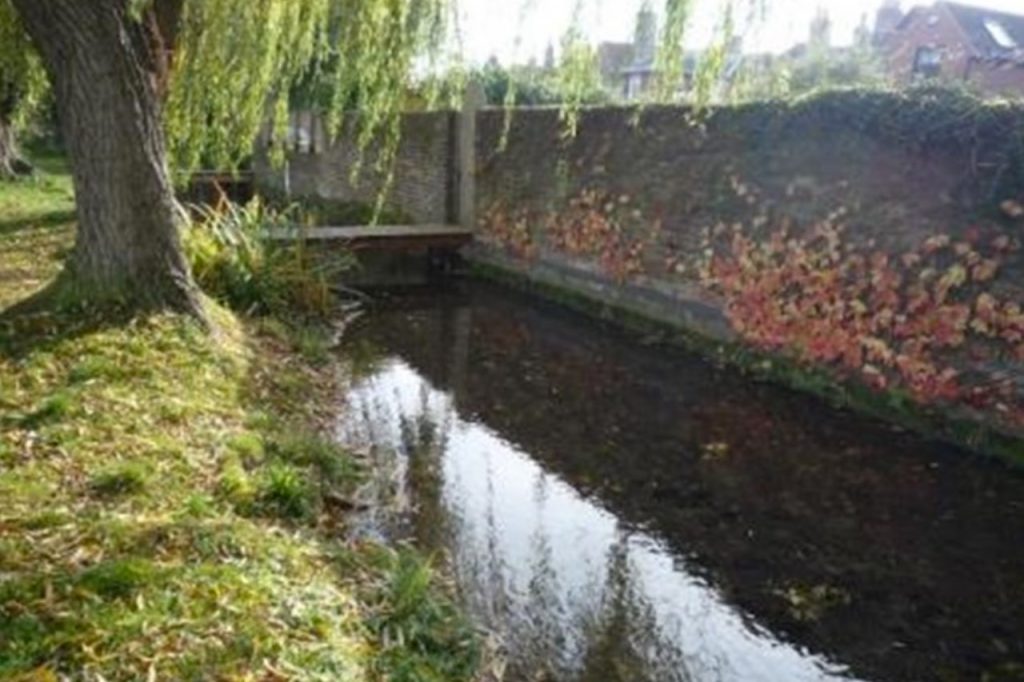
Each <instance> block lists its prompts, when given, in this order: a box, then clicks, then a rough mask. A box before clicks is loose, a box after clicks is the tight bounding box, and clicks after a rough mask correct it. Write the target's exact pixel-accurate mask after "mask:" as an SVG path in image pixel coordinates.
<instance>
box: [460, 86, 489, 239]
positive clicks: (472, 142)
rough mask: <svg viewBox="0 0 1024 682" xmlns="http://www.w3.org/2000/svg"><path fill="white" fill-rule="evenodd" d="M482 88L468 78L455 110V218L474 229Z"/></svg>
mask: <svg viewBox="0 0 1024 682" xmlns="http://www.w3.org/2000/svg"><path fill="white" fill-rule="evenodd" d="M485 101H486V100H485V98H484V88H483V85H481V84H480V82H479V81H476V80H473V81H470V82H469V84H468V85H467V86H466V94H465V97H464V98H463V102H462V111H461V112H460V113H459V122H458V130H459V132H458V141H457V149H456V154H457V156H456V163H457V164H458V178H459V186H458V201H457V205H458V211H457V215H458V219H459V225H460V226H461V227H464V228H467V229H470V230H475V229H476V114H477V112H478V111H479V110H480V108H481V107H483V105H484V103H485Z"/></svg>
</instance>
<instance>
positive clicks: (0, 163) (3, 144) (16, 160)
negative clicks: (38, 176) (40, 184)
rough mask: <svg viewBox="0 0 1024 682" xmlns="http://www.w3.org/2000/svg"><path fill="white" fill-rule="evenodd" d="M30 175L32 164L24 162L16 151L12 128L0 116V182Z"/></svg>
mask: <svg viewBox="0 0 1024 682" xmlns="http://www.w3.org/2000/svg"><path fill="white" fill-rule="evenodd" d="M31 174H32V164H30V163H29V162H28V161H25V160H24V159H23V158H22V157H21V153H20V152H19V151H18V138H17V136H16V135H15V133H14V126H13V125H12V124H11V123H10V121H8V120H6V119H5V118H4V117H3V116H2V115H0V180H3V179H9V178H14V177H17V176H19V175H31Z"/></svg>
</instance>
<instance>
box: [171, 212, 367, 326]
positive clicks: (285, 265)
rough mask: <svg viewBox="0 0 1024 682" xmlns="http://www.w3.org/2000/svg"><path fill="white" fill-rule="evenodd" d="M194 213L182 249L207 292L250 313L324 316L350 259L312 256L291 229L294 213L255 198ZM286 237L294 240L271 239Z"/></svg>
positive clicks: (197, 279) (299, 234)
mask: <svg viewBox="0 0 1024 682" xmlns="http://www.w3.org/2000/svg"><path fill="white" fill-rule="evenodd" d="M195 210H196V212H197V213H198V214H199V219H198V220H197V221H195V222H194V223H193V224H192V225H191V226H190V227H189V228H188V230H187V231H186V234H185V249H186V253H187V254H188V256H189V259H190V262H191V264H192V271H193V274H194V276H195V278H196V281H197V282H198V283H199V285H200V286H201V287H203V289H204V290H205V291H206V292H207V293H209V294H210V295H212V296H214V297H215V298H217V299H218V300H220V301H222V302H224V303H226V304H228V305H230V306H231V307H233V308H235V309H236V310H240V311H243V312H246V313H250V314H253V313H260V314H270V313H272V314H294V313H299V314H302V315H310V316H321V317H322V316H326V315H327V314H328V313H329V312H330V309H331V304H332V302H333V294H332V292H331V286H332V285H333V284H334V283H335V282H336V281H337V278H338V277H339V276H340V274H341V273H342V272H344V271H345V270H347V269H349V268H350V267H352V265H353V263H354V261H353V259H352V258H351V256H349V255H348V254H342V255H332V256H324V255H318V254H315V253H313V252H312V251H311V249H309V248H308V246H307V244H306V243H305V241H304V240H303V239H302V238H301V232H300V231H299V229H298V228H296V226H295V221H294V220H293V219H292V216H293V215H294V213H295V211H294V209H288V210H285V211H277V210H274V209H271V208H268V207H267V206H266V205H265V204H264V203H263V202H261V201H260V200H259V199H256V200H253V201H252V202H250V203H249V204H247V205H245V206H239V205H237V204H231V203H228V204H225V205H223V206H221V207H219V208H208V207H200V208H196V209H195ZM289 234H293V235H295V238H294V239H289V240H282V239H273V238H272V237H273V236H274V235H277V236H281V235H289Z"/></svg>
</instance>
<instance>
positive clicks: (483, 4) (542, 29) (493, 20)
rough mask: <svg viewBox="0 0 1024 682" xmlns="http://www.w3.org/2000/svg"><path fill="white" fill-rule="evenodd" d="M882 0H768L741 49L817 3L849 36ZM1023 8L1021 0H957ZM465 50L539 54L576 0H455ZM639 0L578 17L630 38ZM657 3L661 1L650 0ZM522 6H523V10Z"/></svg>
mask: <svg viewBox="0 0 1024 682" xmlns="http://www.w3.org/2000/svg"><path fill="white" fill-rule="evenodd" d="M881 1H882V0H767V2H768V5H769V11H768V12H767V16H765V17H764V18H763V19H761V20H758V21H757V22H756V27H755V28H754V29H753V30H748V31H746V32H745V34H746V37H745V39H744V44H745V46H746V49H747V50H750V51H764V52H781V51H783V50H786V49H787V48H789V47H791V46H792V45H794V44H796V43H799V42H802V41H804V40H806V36H807V34H808V30H809V26H810V23H811V20H812V19H813V17H814V15H815V12H816V10H817V8H818V7H822V8H824V9H825V10H826V11H827V12H828V13H829V16H830V17H831V18H832V22H833V42H834V43H836V44H843V43H849V42H850V41H851V40H852V37H853V32H854V30H855V29H856V27H857V25H858V24H859V23H860V21H861V17H862V16H864V15H865V14H866V15H867V17H868V21H869V25H873V23H874V15H875V11H876V10H877V9H878V7H879V5H880V4H881ZM958 1H959V2H961V3H962V4H970V5H977V6H980V7H988V8H991V9H998V10H1003V11H1008V12H1017V13H1021V14H1024V0H958ZM460 2H461V7H462V10H461V11H462V19H461V24H462V29H463V36H464V38H463V40H464V45H465V51H466V54H467V55H468V57H469V59H470V60H471V61H473V62H474V63H482V62H484V61H486V60H487V59H488V58H489V57H490V56H492V55H494V56H497V57H498V58H499V59H500V60H501V61H502V62H503V63H512V62H526V61H528V60H529V59H530V58H531V57H534V58H536V59H538V60H540V59H542V58H543V55H544V50H545V48H546V46H547V45H548V44H549V43H553V44H555V45H556V46H557V43H558V39H559V36H561V34H562V33H563V32H564V31H565V29H566V27H567V26H569V24H570V23H571V18H572V14H573V9H574V7H575V6H576V5H577V2H578V0H460ZM641 3H642V0H583V6H584V9H583V24H584V26H585V27H586V31H587V33H588V35H589V36H590V38H591V39H592V40H594V41H595V42H597V41H604V40H612V41H629V40H631V39H632V34H633V26H634V23H635V17H636V12H637V10H638V9H639V7H640V5H641ZM694 3H695V5H696V6H697V7H698V8H699V9H697V10H695V13H694V17H693V19H692V20H691V27H690V36H691V41H690V43H689V44H690V46H692V47H700V45H701V44H702V43H706V42H707V40H708V38H709V36H711V35H712V34H713V29H714V26H715V22H716V21H717V17H718V15H719V11H718V9H717V8H718V7H719V6H720V3H721V0H694ZM653 4H654V6H655V7H658V6H659V5H661V4H662V2H661V1H660V0H655V2H654V3H653ZM921 4H924V5H930V4H931V0H921V1H918V2H915V1H914V0H903V2H902V7H903V9H904V10H906V9H909V8H910V7H913V6H915V5H921ZM524 6H525V7H526V11H525V12H524V11H523V8H524Z"/></svg>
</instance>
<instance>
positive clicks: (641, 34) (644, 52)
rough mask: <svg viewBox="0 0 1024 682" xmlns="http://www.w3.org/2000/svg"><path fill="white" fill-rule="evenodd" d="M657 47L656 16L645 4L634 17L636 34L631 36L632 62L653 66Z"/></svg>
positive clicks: (649, 6) (647, 3)
mask: <svg viewBox="0 0 1024 682" xmlns="http://www.w3.org/2000/svg"><path fill="white" fill-rule="evenodd" d="M657 46H658V16H657V15H656V14H655V13H654V10H653V9H651V5H650V3H649V2H645V3H644V5H643V7H641V8H640V11H639V12H638V13H637V15H636V33H635V34H634V36H633V50H634V54H635V57H634V60H635V62H636V63H637V64H653V63H654V55H655V52H656V51H657Z"/></svg>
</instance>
